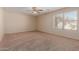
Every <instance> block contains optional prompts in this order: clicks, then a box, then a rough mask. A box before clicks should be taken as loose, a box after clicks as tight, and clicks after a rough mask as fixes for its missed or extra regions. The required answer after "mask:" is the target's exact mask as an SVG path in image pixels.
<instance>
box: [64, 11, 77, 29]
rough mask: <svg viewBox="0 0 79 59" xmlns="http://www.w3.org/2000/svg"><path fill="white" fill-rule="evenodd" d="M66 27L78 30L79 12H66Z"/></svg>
mask: <svg viewBox="0 0 79 59" xmlns="http://www.w3.org/2000/svg"><path fill="white" fill-rule="evenodd" d="M64 29H66V30H77V12H76V11H73V12H67V13H64Z"/></svg>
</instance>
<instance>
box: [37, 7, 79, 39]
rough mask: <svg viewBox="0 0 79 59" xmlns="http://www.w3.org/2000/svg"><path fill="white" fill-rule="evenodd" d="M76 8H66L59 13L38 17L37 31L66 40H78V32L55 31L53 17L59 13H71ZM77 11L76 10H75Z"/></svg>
mask: <svg viewBox="0 0 79 59" xmlns="http://www.w3.org/2000/svg"><path fill="white" fill-rule="evenodd" d="M74 9H77V8H66V9H62V10H61V11H60V10H58V11H55V12H52V13H49V14H45V15H41V16H38V30H39V31H42V32H46V33H52V34H56V35H60V36H64V37H68V38H73V39H78V40H79V32H77V31H67V30H57V29H55V22H54V21H55V19H54V18H53V15H54V14H56V13H60V12H63V11H64V12H66V11H71V10H74ZM77 10H78V9H77Z"/></svg>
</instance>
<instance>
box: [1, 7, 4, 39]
mask: <svg viewBox="0 0 79 59" xmlns="http://www.w3.org/2000/svg"><path fill="white" fill-rule="evenodd" d="M3 34H4V31H3V9H2V8H0V40H2V38H3Z"/></svg>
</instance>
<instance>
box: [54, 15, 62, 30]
mask: <svg viewBox="0 0 79 59" xmlns="http://www.w3.org/2000/svg"><path fill="white" fill-rule="evenodd" d="M55 21H56V22H55V26H56V28H57V29H62V28H63V14H57V15H56V16H55Z"/></svg>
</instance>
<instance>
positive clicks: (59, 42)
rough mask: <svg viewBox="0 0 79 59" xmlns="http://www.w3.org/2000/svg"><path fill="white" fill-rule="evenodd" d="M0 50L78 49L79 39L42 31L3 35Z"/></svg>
mask: <svg viewBox="0 0 79 59" xmlns="http://www.w3.org/2000/svg"><path fill="white" fill-rule="evenodd" d="M0 50H1V51H2V50H3V51H79V41H78V40H74V39H68V38H64V37H61V36H56V35H51V34H47V33H42V32H24V33H16V34H8V35H5V37H4V39H3V41H2V42H1V43H0Z"/></svg>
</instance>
